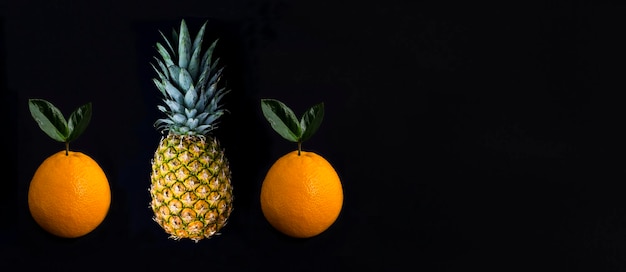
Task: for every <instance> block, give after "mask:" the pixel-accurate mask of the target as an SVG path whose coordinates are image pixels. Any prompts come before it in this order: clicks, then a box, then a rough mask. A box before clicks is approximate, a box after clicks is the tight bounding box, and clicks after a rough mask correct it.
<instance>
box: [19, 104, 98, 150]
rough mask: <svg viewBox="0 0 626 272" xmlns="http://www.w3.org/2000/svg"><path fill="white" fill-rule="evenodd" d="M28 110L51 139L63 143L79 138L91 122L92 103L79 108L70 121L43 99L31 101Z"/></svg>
mask: <svg viewBox="0 0 626 272" xmlns="http://www.w3.org/2000/svg"><path fill="white" fill-rule="evenodd" d="M28 109H29V110H30V114H31V115H32V117H33V119H35V121H36V122H37V124H38V125H39V128H40V129H41V130H42V131H43V132H45V133H46V134H47V135H48V136H49V137H50V138H52V139H54V140H56V141H58V142H62V143H69V142H70V141H73V140H75V139H76V138H78V136H80V135H81V134H82V133H83V132H84V131H85V129H86V128H87V126H88V125H89V121H90V120H91V103H87V104H85V105H82V106H80V107H78V108H77V109H76V110H74V111H73V112H72V114H71V115H70V117H69V119H68V120H66V119H65V117H64V116H63V114H62V113H61V111H60V110H59V109H58V108H57V107H56V106H54V105H53V104H52V103H50V102H48V101H46V100H43V99H29V100H28Z"/></svg>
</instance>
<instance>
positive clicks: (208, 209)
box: [149, 134, 233, 242]
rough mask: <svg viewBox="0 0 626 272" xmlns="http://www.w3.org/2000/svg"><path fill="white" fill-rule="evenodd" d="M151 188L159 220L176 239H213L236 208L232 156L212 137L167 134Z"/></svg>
mask: <svg viewBox="0 0 626 272" xmlns="http://www.w3.org/2000/svg"><path fill="white" fill-rule="evenodd" d="M149 191H150V195H151V197H152V201H151V202H150V207H151V209H152V210H153V212H154V218H153V219H154V221H155V222H157V223H158V224H159V225H160V226H161V227H162V228H163V229H164V230H165V232H166V233H168V234H169V235H170V238H172V239H175V240H179V239H182V238H189V239H192V240H193V241H195V242H198V241H199V240H201V239H204V238H211V237H212V236H214V235H216V234H218V233H219V231H220V230H221V229H222V228H223V227H224V226H225V225H226V224H227V223H228V218H229V216H230V214H231V213H232V210H233V205H232V204H233V192H232V191H233V187H232V185H231V173H230V170H229V165H228V160H227V159H226V157H225V156H224V150H223V149H221V147H220V144H219V142H218V141H217V139H215V138H213V137H208V138H206V137H200V136H184V135H175V134H169V135H168V136H167V137H164V138H162V139H161V141H160V143H159V147H158V148H157V150H156V152H155V154H154V159H153V161H152V173H151V186H150V190H149Z"/></svg>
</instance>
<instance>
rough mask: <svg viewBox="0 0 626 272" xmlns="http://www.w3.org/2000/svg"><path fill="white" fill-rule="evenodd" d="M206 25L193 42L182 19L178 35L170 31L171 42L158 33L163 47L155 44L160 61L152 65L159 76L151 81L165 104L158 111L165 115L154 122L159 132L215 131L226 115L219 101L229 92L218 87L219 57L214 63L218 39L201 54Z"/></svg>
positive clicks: (194, 132) (191, 132)
mask: <svg viewBox="0 0 626 272" xmlns="http://www.w3.org/2000/svg"><path fill="white" fill-rule="evenodd" d="M206 24H207V23H206V22H205V23H204V24H202V27H201V28H200V30H199V31H198V33H197V35H196V36H195V38H194V39H193V40H191V36H190V34H189V30H188V28H187V24H186V23H185V20H182V21H181V23H180V29H179V31H178V32H177V31H176V29H173V30H172V38H171V39H168V38H167V37H166V36H165V35H164V34H163V32H161V31H159V33H161V36H162V37H163V40H164V41H165V46H164V45H163V44H161V43H160V42H157V43H156V50H157V52H158V53H159V55H160V58H159V57H157V56H155V57H154V59H155V62H156V65H155V64H154V63H151V66H152V68H153V69H154V71H156V74H157V75H158V78H153V79H152V81H153V82H154V84H155V85H156V87H157V88H158V89H159V91H161V94H162V95H163V103H164V105H158V109H159V110H160V111H161V112H163V113H165V114H166V115H167V117H166V118H162V119H158V120H157V121H156V122H155V123H154V126H155V127H157V129H159V130H160V131H161V132H165V131H169V133H170V134H179V135H199V136H201V135H206V134H208V133H209V132H211V131H212V130H214V129H215V128H217V126H216V124H217V120H218V119H219V117H220V116H222V115H223V114H224V113H225V112H226V110H225V109H224V108H223V107H222V104H221V103H220V101H221V100H222V98H223V97H224V95H225V94H226V93H228V92H229V91H230V90H226V88H225V87H220V86H218V83H220V80H221V76H222V71H223V69H224V68H223V67H218V63H219V58H216V59H215V60H213V52H214V50H215V46H216V45H217V42H218V39H216V40H215V41H214V42H213V43H212V44H211V45H210V46H209V48H208V49H206V50H205V51H204V53H203V52H202V40H203V38H204V31H205V28H206Z"/></svg>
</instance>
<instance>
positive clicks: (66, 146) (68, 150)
mask: <svg viewBox="0 0 626 272" xmlns="http://www.w3.org/2000/svg"><path fill="white" fill-rule="evenodd" d="M69 152H70V142H65V156H69Z"/></svg>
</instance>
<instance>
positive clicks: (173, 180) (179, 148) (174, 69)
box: [149, 20, 234, 242]
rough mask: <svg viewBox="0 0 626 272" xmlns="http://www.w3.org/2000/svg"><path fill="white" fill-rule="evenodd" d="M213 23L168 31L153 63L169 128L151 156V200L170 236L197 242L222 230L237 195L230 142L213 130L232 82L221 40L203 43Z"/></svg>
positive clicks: (164, 125) (163, 126)
mask: <svg viewBox="0 0 626 272" xmlns="http://www.w3.org/2000/svg"><path fill="white" fill-rule="evenodd" d="M206 24H207V23H206V22H205V23H204V24H203V25H202V27H201V28H200V30H199V31H198V33H197V34H196V36H195V38H193V39H192V37H191V35H190V34H189V30H188V28H187V24H186V23H185V20H182V21H181V24H180V28H179V29H178V30H176V29H174V30H173V31H172V35H171V39H168V38H167V36H166V35H164V34H163V33H162V32H161V36H162V37H163V40H164V44H162V43H160V42H157V43H156V49H157V51H158V53H159V56H157V57H155V58H154V60H155V63H152V68H153V69H154V71H155V72H156V74H157V76H158V77H157V78H153V82H154V84H155V86H156V87H157V88H158V89H159V91H160V92H161V94H162V96H163V97H162V98H163V105H159V106H158V109H159V110H160V111H161V112H163V113H164V114H165V115H166V117H165V118H162V119H158V120H156V122H155V123H154V126H155V127H157V128H158V129H160V131H161V133H162V134H163V136H162V138H161V140H160V142H159V145H158V147H157V149H156V150H155V152H154V157H153V159H152V161H151V168H152V171H151V174H150V180H151V185H150V188H149V192H150V197H151V201H150V204H149V206H150V208H151V209H152V211H153V213H154V217H153V219H154V221H155V222H157V223H158V224H159V226H161V227H162V228H163V230H164V231H165V232H166V233H167V234H169V235H170V236H169V237H170V238H172V239H175V240H180V239H191V240H193V241H194V242H198V241H200V240H202V239H205V238H211V237H213V236H214V235H217V234H219V233H220V230H221V229H222V228H223V227H224V226H225V225H226V223H227V222H228V218H229V216H230V214H231V213H232V211H233V199H234V197H233V186H232V184H231V171H230V166H229V163H228V159H227V158H226V156H225V150H224V149H223V148H222V147H221V146H220V143H219V141H218V139H217V138H215V137H214V136H213V135H212V131H213V130H214V129H215V128H217V126H216V124H217V120H218V119H219V117H220V116H222V115H223V114H224V113H225V111H226V110H225V109H224V108H223V107H222V103H221V99H222V98H223V96H224V95H225V94H226V93H228V92H229V90H227V89H226V88H225V87H223V85H224V84H219V83H220V81H221V78H222V77H221V76H222V70H223V67H219V66H218V63H219V58H216V59H213V51H214V49H215V47H216V44H217V40H215V41H214V42H213V43H212V44H211V45H210V46H209V47H208V49H206V50H205V51H202V50H203V49H202V41H203V37H204V31H205V27H206Z"/></svg>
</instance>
